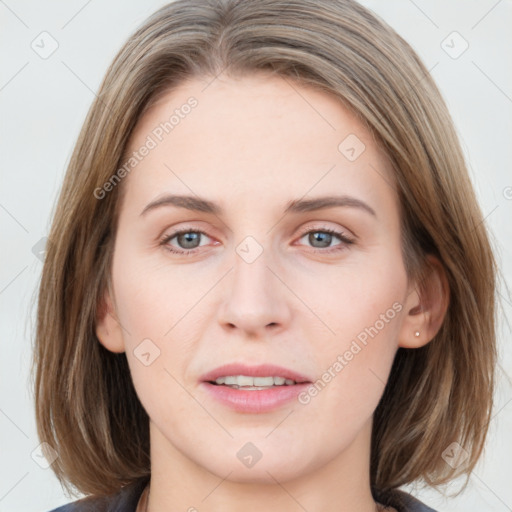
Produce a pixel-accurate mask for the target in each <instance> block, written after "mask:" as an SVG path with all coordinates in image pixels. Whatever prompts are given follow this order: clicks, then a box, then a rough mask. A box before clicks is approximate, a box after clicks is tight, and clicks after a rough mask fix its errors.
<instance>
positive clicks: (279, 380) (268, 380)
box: [215, 375, 295, 388]
mask: <svg viewBox="0 0 512 512" xmlns="http://www.w3.org/2000/svg"><path fill="white" fill-rule="evenodd" d="M215 383H216V384H225V385H226V386H236V387H263V388H265V387H271V386H282V385H283V384H285V385H287V386H292V385H293V384H295V381H294V380H291V379H285V378H284V377H250V376H248V375H228V376H226V377H218V378H217V379H215Z"/></svg>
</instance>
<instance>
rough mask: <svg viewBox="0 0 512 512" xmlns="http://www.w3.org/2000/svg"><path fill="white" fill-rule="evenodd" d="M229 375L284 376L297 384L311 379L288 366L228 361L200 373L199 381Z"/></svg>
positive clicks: (212, 381)
mask: <svg viewBox="0 0 512 512" xmlns="http://www.w3.org/2000/svg"><path fill="white" fill-rule="evenodd" d="M230 375H247V376H248V377H284V378H285V379H290V380H293V381H295V382H296V383H297V384H302V383H311V380H310V379H309V378H308V377H307V376H305V375H302V374H300V373H298V372H296V371H294V370H291V369H289V368H284V367H282V366H276V365H273V364H262V365H258V366H248V365H244V364H241V363H229V364H225V365H223V366H219V367H217V368H215V369H214V370H211V371H210V372H208V373H205V374H204V375H202V376H201V381H202V382H210V383H215V380H216V379H217V378H219V377H226V376H230Z"/></svg>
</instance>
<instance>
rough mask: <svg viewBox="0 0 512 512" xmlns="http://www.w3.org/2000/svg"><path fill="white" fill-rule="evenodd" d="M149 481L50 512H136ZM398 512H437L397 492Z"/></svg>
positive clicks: (392, 501) (391, 499) (392, 500)
mask: <svg viewBox="0 0 512 512" xmlns="http://www.w3.org/2000/svg"><path fill="white" fill-rule="evenodd" d="M146 484H147V480H143V481H141V482H139V483H137V484H133V485H129V486H126V487H123V488H122V489H121V490H120V491H119V492H118V493H117V494H114V495H112V496H109V497H105V498H90V497H89V498H83V499H81V500H77V501H74V502H72V503H68V504H67V505H63V506H62V507H59V508H56V509H54V510H52V511H50V512H135V510H136V508H137V503H138V502H139V498H140V496H141V494H142V491H143V490H144V487H146ZM384 504H385V505H387V506H391V507H394V508H395V509H396V510H398V512H436V511H435V510H434V509H432V508H430V507H427V506H426V505H425V504H423V503H422V502H421V501H419V500H417V499H416V498H414V497H413V496H411V495H410V494H408V493H406V492H404V491H400V490H395V491H393V493H392V494H391V495H390V497H389V499H388V500H386V503H384Z"/></svg>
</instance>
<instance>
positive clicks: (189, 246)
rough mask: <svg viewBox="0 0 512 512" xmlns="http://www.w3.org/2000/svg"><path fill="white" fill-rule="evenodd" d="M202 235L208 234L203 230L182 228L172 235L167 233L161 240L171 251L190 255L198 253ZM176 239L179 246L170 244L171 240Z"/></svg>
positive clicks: (161, 243)
mask: <svg viewBox="0 0 512 512" xmlns="http://www.w3.org/2000/svg"><path fill="white" fill-rule="evenodd" d="M202 236H206V237H207V238H209V237H208V235H207V234H206V233H204V232H203V231H198V230H192V229H182V230H180V231H175V232H174V233H171V234H170V235H165V236H164V237H163V238H162V239H161V240H160V245H163V246H164V247H165V248H166V249H167V250H168V251H169V252H172V253H174V254H183V255H185V256H189V255H192V254H195V253H196V249H197V248H199V247H200V243H199V242H200V240H201V237H202ZM173 239H176V242H177V244H178V247H176V246H175V245H172V244H170V242H171V240H173Z"/></svg>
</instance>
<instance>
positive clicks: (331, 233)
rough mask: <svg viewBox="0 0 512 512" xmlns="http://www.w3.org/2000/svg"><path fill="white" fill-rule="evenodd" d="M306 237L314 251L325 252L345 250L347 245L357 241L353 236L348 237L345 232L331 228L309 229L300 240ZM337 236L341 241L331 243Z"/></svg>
mask: <svg viewBox="0 0 512 512" xmlns="http://www.w3.org/2000/svg"><path fill="white" fill-rule="evenodd" d="M306 237H307V241H308V243H310V244H311V245H312V246H313V248H314V251H313V252H318V253H324V254H325V253H327V254H329V253H332V252H338V251H343V250H345V249H346V248H347V245H351V244H353V243H354V241H355V240H354V239H353V238H350V237H348V236H347V235H346V234H345V233H344V232H342V231H336V230H334V229H329V228H322V229H309V230H307V231H305V232H303V233H302V235H301V237H300V238H299V240H301V239H303V238H306ZM336 238H337V239H338V240H340V243H338V244H336V245H334V246H332V245H331V243H332V242H333V241H335V239H336Z"/></svg>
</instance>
